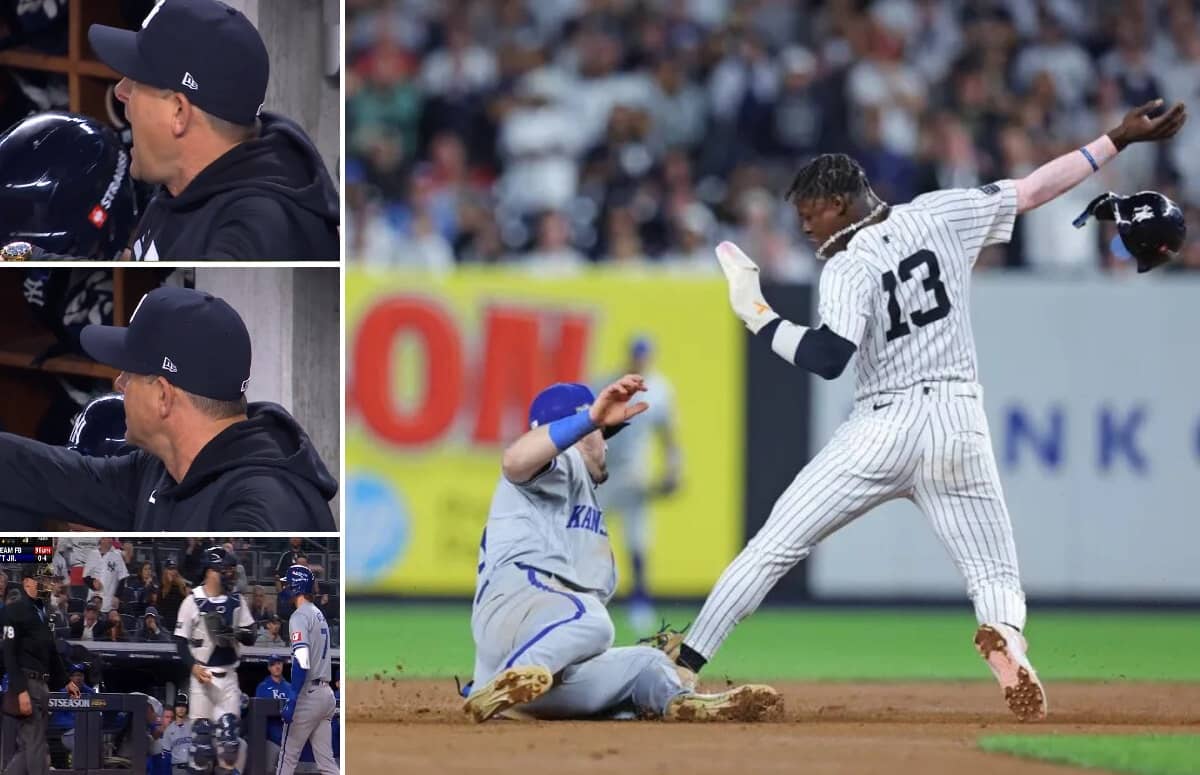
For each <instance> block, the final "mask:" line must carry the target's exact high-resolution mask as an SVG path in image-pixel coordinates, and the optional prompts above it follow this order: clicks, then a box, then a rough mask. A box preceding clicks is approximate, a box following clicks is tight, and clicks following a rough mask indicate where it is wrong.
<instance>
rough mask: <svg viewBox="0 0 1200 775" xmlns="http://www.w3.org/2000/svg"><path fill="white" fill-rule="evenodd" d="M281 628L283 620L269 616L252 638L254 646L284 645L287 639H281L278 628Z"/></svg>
mask: <svg viewBox="0 0 1200 775" xmlns="http://www.w3.org/2000/svg"><path fill="white" fill-rule="evenodd" d="M282 628H283V621H282V620H281V619H280V618H279V617H278V616H271V617H270V618H268V619H267V620H266V621H265V622H263V625H262V627H261V628H260V629H259V631H258V637H257V638H255V640H254V645H255V646H286V645H287V641H286V640H284V639H283V635H282V633H281V632H280V630H281V629H282Z"/></svg>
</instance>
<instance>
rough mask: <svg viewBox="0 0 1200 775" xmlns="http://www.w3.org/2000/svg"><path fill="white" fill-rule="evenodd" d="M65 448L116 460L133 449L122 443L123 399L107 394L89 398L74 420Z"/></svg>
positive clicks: (123, 431) (118, 394)
mask: <svg viewBox="0 0 1200 775" xmlns="http://www.w3.org/2000/svg"><path fill="white" fill-rule="evenodd" d="M67 448H68V449H73V450H75V451H76V452H80V453H82V454H84V455H89V456H91V457H115V456H117V455H125V454H128V453H130V452H132V451H133V450H134V449H135V448H134V447H133V446H131V445H129V444H126V443H125V396H123V395H121V394H120V393H109V394H107V395H103V396H100V397H98V398H94V399H92V401H91V403H89V404H88V405H87V406H85V407H84V408H83V411H81V412H80V413H79V416H78V417H76V418H75V427H73V428H72V429H71V435H70V437H69V438H68V439H67Z"/></svg>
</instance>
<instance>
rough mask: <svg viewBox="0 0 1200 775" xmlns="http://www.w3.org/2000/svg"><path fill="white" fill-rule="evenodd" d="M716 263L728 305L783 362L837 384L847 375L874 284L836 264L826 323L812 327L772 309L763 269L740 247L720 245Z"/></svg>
mask: <svg viewBox="0 0 1200 775" xmlns="http://www.w3.org/2000/svg"><path fill="white" fill-rule="evenodd" d="M717 261H719V262H720V264H721V271H723V272H724V273H725V279H726V281H727V282H728V283H729V304H730V306H732V307H733V311H734V313H735V314H736V315H737V316H738V317H739V318H741V319H742V322H743V323H745V324H746V328H748V329H750V333H752V334H754V335H755V336H758V337H760V338H762V339H765V340H766V341H767V342H768V343H769V344H770V345H771V349H772V350H774V351H775V353H776V354H777V355H779V357H780V358H783V359H784V360H785V361H787V362H788V363H792V364H795V365H796V366H799V367H801V368H803V369H807V370H808V371H811V372H812V373H814V374H816V375H817V376H819V377H823V378H825V379H836V378H837V377H838V376H840V375H841V373H842V372H843V371H845V369H846V366H847V364H849V363H850V358H851V357H852V356H853V355H854V352H855V351H856V350H857V349H858V342H859V341H861V340H862V335H863V330H864V327H865V325H866V314H867V310H868V309H869V303H868V301H869V294H870V285H869V283H864V282H860V278H859V277H858V276H857V275H856V272H855V270H854V269H853V268H850V269H848V270H842V269H841V268H835V267H833V266H832V265H831V266H828V267H826V268H825V271H824V272H822V273H821V292H820V297H821V312H822V315H821V317H822V320H824V321H825V324H824V325H822V326H821V327H820V328H809V327H808V326H803V325H800V324H799V323H793V322H792V321H790V320H784V319H783V318H781V317H780V316H779V313H777V312H775V310H773V309H771V305H769V304H767V302H766V299H765V298H763V293H762V288H761V287H760V285H759V282H758V266H757V265H756V264H755V263H754V261H752V260H751V259H750V257H749V256H747V255H746V254H745V253H743V252H742V249H741V248H739V247H738V246H737V245H735V244H733V243H732V242H722V243H721V244H720V245H717ZM827 300H828V301H827Z"/></svg>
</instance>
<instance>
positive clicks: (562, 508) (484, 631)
mask: <svg viewBox="0 0 1200 775" xmlns="http://www.w3.org/2000/svg"><path fill="white" fill-rule="evenodd" d="M645 387H646V386H645V382H644V381H643V379H642V378H641V377H640V376H637V375H633V374H630V375H626V376H624V377H622V378H621V379H619V380H617V381H616V382H614V383H613V384H611V385H609V386H608V387H606V388H604V389H603V390H602V391H600V396H599V398H595V397H593V395H592V391H591V390H589V389H588V388H587V386H585V385H578V384H557V385H551V386H550V387H548V388H546V389H545V390H543V391H542V392H541V393H539V394H538V395H537V397H535V398H534V400H533V403H532V404H531V405H530V408H529V426H530V430H529V431H528V432H526V433H525V434H524V435H522V436H521V437H520V438H519V439H517V440H516V441H515V442H513V443H512V444H511V445H510V446H509V447H508V448H507V449H506V450H505V451H504V458H503V461H502V464H501V469H502V472H503V476H502V478H501V479H500V482H499V484H497V485H496V491H495V494H494V495H493V496H492V506H491V511H490V513H489V514H488V520H487V526H486V527H485V528H484V533H483V540H482V541H481V542H480V547H479V566H478V580H477V581H476V593H475V604H474V608H473V610H472V612H471V632H472V635H473V636H474V639H475V675H474V680H473V681H471V683H469V684H468V685H467V689H466V690H465V692H466V693H467V701H466V705H465V708H464V709H465V710H466V712H467V713H468V714H470V715H471V717H472V718H474V720H475V721H486V720H487V719H489V718H491V717H493V716H496V715H499V714H501V713H506V712H508V711H510V709H513V708H514V707H515V706H517V705H520V706H521V708H520V711H519V712H520V713H521V714H522V715H525V716H529V717H533V718H585V717H593V716H597V715H615V714H619V713H622V712H624V711H634V712H637V713H639V714H641V715H652V716H660V717H666V718H671V719H688V720H697V721H699V720H707V719H729V718H735V717H736V718H738V719H740V720H744V721H752V720H756V719H758V718H762V717H764V716H766V715H768V714H770V713H773V712H774V711H776V710H777V709H780V708H781V704H780V703H781V698H780V697H779V695H778V693H777V692H775V690H774V689H772V688H770V687H768V686H741V687H736V688H734V689H731V690H729V691H726V692H722V693H720V694H696V693H695V692H694V691H693V687H692V685H691V684H689V683H686V682H685V680H686V679H689V678H691V676H690V675H686V671H681V670H677V669H676V667H675V665H673V664H672V662H671V658H670V657H668V656H667V655H666V654H665V653H664V652H663V651H661V650H658V649H654V648H650V647H648V646H632V647H628V648H611V646H612V642H613V624H612V620H611V619H610V618H609V614H608V611H607V610H606V608H605V604H606V603H607V602H608V601H609V600H610V599H611V598H612V594H613V590H614V588H615V587H616V583H617V574H616V569H615V567H614V565H613V555H612V548H611V546H610V545H609V540H608V530H607V528H606V527H605V524H604V512H603V511H602V510H601V509H600V507H599V506H598V505H597V502H596V487H597V486H598V485H600V484H602V483H603V482H604V481H605V480H606V479H607V478H608V470H607V466H606V460H605V454H606V452H605V441H604V440H605V437H608V436H612V435H613V434H615V433H617V432H618V431H619V430H620V429H621V428H622V427H624V425H625V424H626V423H627V422H628V421H629V420H631V419H633V418H634V417H636V416H637V415H639V414H641V413H642V412H644V411H646V409H647V408H648V406H647V404H646V403H645V402H639V403H636V404H630V401H631V400H632V399H633V397H634V396H635V395H637V393H639V392H641V391H644V390H645ZM293 637H294V636H293ZM474 686H478V687H479V688H478V689H477V690H476V691H473V692H472V691H470V690H471V687H474ZM509 715H512V714H509Z"/></svg>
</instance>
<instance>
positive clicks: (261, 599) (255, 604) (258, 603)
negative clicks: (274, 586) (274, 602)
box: [250, 584, 271, 622]
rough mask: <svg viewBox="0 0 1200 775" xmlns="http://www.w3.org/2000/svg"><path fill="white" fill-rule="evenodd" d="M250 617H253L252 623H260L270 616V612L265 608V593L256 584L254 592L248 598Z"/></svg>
mask: <svg viewBox="0 0 1200 775" xmlns="http://www.w3.org/2000/svg"><path fill="white" fill-rule="evenodd" d="M250 615H251V616H253V617H254V621H256V622H261V621H263V620H265V619H267V618H268V617H269V616H270V615H271V611H270V609H269V608H268V606H267V593H266V591H265V590H264V589H263V588H262V586H260V585H258V584H255V585H254V592H253V594H252V595H251V596H250Z"/></svg>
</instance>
